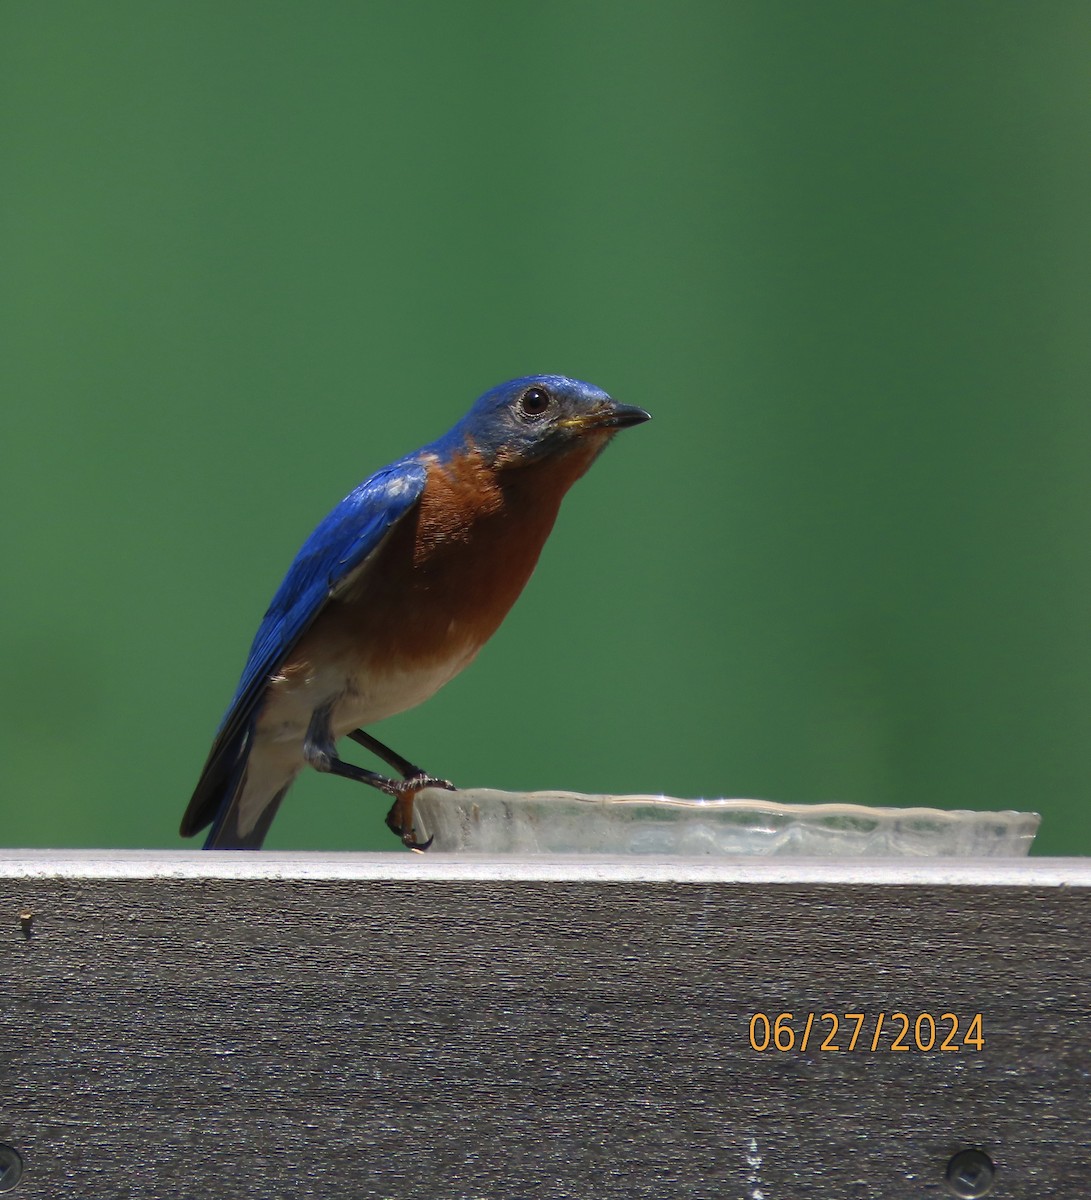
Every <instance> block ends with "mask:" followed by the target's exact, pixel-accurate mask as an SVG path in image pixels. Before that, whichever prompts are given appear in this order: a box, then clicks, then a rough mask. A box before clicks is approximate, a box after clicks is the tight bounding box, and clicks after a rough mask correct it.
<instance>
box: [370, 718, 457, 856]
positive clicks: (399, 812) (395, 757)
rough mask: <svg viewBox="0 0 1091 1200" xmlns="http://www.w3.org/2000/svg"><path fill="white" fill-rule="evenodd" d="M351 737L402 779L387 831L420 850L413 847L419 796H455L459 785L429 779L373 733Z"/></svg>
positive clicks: (426, 773)
mask: <svg viewBox="0 0 1091 1200" xmlns="http://www.w3.org/2000/svg"><path fill="white" fill-rule="evenodd" d="M349 737H350V738H352V740H353V741H354V742H357V743H359V745H361V746H363V747H364V748H365V749H367V750H370V751H371V753H372V754H374V755H375V757H376V758H381V759H382V760H383V762H385V763H386V764H387V765H388V766H391V767H393V768H394V770H395V771H397V772H398V774H399V775H400V776H401V777H402V780H403V782H402V784H401V785H396V786H399V790H398V792H396V793H394V804H393V806H392V807H391V809H390V812H388V813H387V814H386V824H387V828H388V829H391V830H392V831H393V832H394V833H396V834H397V835H398V837H400V838H401V839H402V841H403V842H405V844H406V845H407V846H410V847H412V848H414V849H418V848H419V847H416V846H415V845H414V843H413V841H412V840H411V839H412V836H413V801H414V800H415V799H416V796H417V793H418V792H420V791H423V789H424V788H426V787H438V788H446V789H447V791H449V792H453V791H454V790H455V785H454V784H453V783H451V781H450V780H449V779H437V778H436V777H435V776H434V775H429V774H428V772H427V771H422V770H421V768H420V767H418V766H415V765H414V764H413V763H411V762H410V761H409V759H407V758H402V756H401V755H400V754H399V753H398V752H397V751H396V750H391V748H390V747H389V746H388V745H386V744H385V743H384V742H380V741H379V739H378V738H377V737H372V736H371V734H370V733H365V732H364V731H363V730H362V729H353V730H351V731H350V732H349ZM431 843H432V839H431V838H429V839H428V843H427V844H428V845H431Z"/></svg>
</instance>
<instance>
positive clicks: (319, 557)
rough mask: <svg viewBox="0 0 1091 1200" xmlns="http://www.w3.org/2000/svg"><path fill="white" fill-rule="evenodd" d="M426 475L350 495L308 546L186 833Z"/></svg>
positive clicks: (415, 470)
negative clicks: (321, 617) (341, 588)
mask: <svg viewBox="0 0 1091 1200" xmlns="http://www.w3.org/2000/svg"><path fill="white" fill-rule="evenodd" d="M427 477H428V472H427V468H426V467H425V465H424V464H423V463H422V462H420V461H419V460H416V459H404V460H402V461H401V462H397V463H394V464H393V465H392V466H389V467H385V468H384V469H383V470H381V471H378V472H376V474H374V475H372V476H371V478H370V479H367V480H365V481H364V482H363V483H362V484H360V486H359V487H358V488H356V489H355V490H354V491H352V492H350V493H349V495H347V496H346V497H345V498H344V500H342V501H341V503H340V504H339V505H338V506H337V507H336V508H335V509H334V510H333V511H332V512H331V513H330V514H329V515H328V516H327V517H326V518H325V519H324V520H323V521H322V522H321V524H320V525H319V526H318V527H317V528H316V529H315V531H314V532H313V533H312V534H311V536H310V537H309V538H308V539H307V541H306V542H305V543H304V544H303V548H302V549H301V550H300V552H299V553H298V554H297V555H296V558H295V561H294V562H293V563H292V565H291V567H289V568H288V574H287V575H286V576H285V577H284V581H283V583H281V585H280V587H279V588H278V589H277V592H276V595H275V596H274V597H273V601H272V603H271V604H270V605H269V609H268V611H267V612H266V614H265V617H264V618H263V619H262V622H261V625H260V627H259V628H258V632H257V635H256V636H255V638H254V642H253V645H252V646H251V647H250V654H249V657H248V658H247V660H246V666H245V667H244V668H243V672H242V678H241V679H240V680H239V686H238V688H237V689H236V691H235V695H234V698H233V699H232V701H231V704H230V706H229V708H228V710H227V712H226V713H225V714H224V718H223V720H222V721H221V722H220V728H219V730H218V731H217V734H216V740H215V742H214V743H213V746H212V750H211V751H210V752H209V756H208V761H207V762H206V763H205V768H204V771H203V772H202V773H201V778H200V780H199V782H198V784H197V788H196V790H195V791H194V793H193V799H192V800H191V801H190V803H189V808H188V809H187V810H186V815H185V817H184V818H183V820H182V832H183V834H185V833H186V831H187V830H188V831H189V833H195V832H196V831H197V830H198V829H201V828H202V827H203V826H204V825H206V824H208V822H209V821H210V820H212V819H213V818H214V817H215V816H216V814H217V812H218V811H219V808H220V805H221V802H222V799H223V791H224V788H225V787H226V786H227V782H228V780H229V778H230V777H231V776H232V774H233V773H234V768H235V765H236V763H237V762H238V760H239V757H240V755H241V754H242V753H243V751H244V749H245V740H246V734H247V731H248V730H249V728H250V724H251V718H252V716H253V714H254V711H255V709H256V707H257V705H258V702H259V700H260V699H261V695H262V693H263V691H264V690H265V685H266V682H267V680H268V679H269V677H270V675H272V674H273V673H274V672H275V671H276V669H277V667H278V666H279V665H280V663H281V662H283V661H284V659H285V658H286V657H287V655H288V654H289V653H290V652H291V650H292V648H293V647H294V646H295V644H296V643H297V642H298V641H299V639H300V638H301V637H302V636H303V634H304V633H305V632H306V630H307V628H308V627H309V626H310V624H311V622H312V621H313V620H314V619H315V617H316V616H317V615H318V613H319V612H320V611H321V609H322V607H323V606H324V605H325V603H326V601H327V600H328V599H329V596H330V593H331V592H333V591H334V590H335V589H336V588H337V585H338V584H339V583H341V582H343V581H344V580H345V579H346V578H347V577H348V576H349V575H350V574H352V572H354V571H355V570H356V569H357V567H359V566H360V565H361V564H362V563H363V562H364V561H365V559H367V557H368V556H369V555H371V554H373V553H374V552H375V550H376V549H377V548H378V546H379V545H380V543H381V542H382V541H383V539H384V538H385V537H386V535H387V534H388V533H389V532H390V530H391V529H392V528H393V526H394V525H395V524H396V523H397V522H398V521H399V520H400V519H401V518H402V517H404V516H405V515H406V514H407V513H408V512H409V511H410V509H412V508H413V507H414V506H415V505H416V504H417V502H418V501H419V500H420V497H421V493H422V492H423V491H424V484H425V481H426V479H427Z"/></svg>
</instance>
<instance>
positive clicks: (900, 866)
mask: <svg viewBox="0 0 1091 1200" xmlns="http://www.w3.org/2000/svg"><path fill="white" fill-rule="evenodd" d="M0 878H5V879H26V878H41V879H47V878H48V879H56V878H64V879H76V880H78V879H119V880H121V879H148V880H152V879H195V880H197V879H237V880H280V879H283V880H331V881H342V880H359V881H361V882H364V881H378V880H390V881H400V882H414V881H419V882H434V881H443V880H450V881H460V882H461V881H472V882H483V883H486V882H513V881H525V882H531V883H550V882H576V883H579V882H588V883H590V882H598V883H606V882H624V883H753V884H846V885H852V884H867V885H869V886H874V885H890V886H898V885H902V886H907V885H912V886H918V887H919V886H925V887H929V886H931V887H950V886H970V887H983V888H984V887H1024V888H1025V887H1079V888H1091V858H1008V859H1002V858H993V859H959V858H932V859H923V858H922V859H863V858H853V859H848V858H842V859H835V858H792V857H788V856H783V857H777V858H743V857H738V858H726V857H725V858H656V857H653V856H650V855H649V856H643V855H641V856H621V855H610V856H607V855H601V856H600V855H590V854H572V855H542V856H510V857H508V856H486V855H471V854H409V853H403V852H401V851H390V852H387V853H374V854H355V853H353V854H350V853H326V852H321V853H319V852H305V851H299V852H292V853H287V852H281V851H270V850H263V851H259V852H256V853H254V852H247V851H232V850H227V851H207V850H0Z"/></svg>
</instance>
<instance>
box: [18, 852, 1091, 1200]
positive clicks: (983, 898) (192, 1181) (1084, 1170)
mask: <svg viewBox="0 0 1091 1200" xmlns="http://www.w3.org/2000/svg"><path fill="white" fill-rule="evenodd" d="M0 913H2V914H3V937H2V939H0V945H2V947H3V951H2V953H3V961H2V963H0V972H2V974H0V1003H2V1010H0V1024H2V1027H0V1037H2V1043H0V1142H3V1143H6V1144H8V1145H11V1146H13V1147H15V1148H16V1149H17V1150H18V1152H19V1153H20V1155H21V1156H22V1159H23V1164H24V1171H23V1175H22V1179H21V1180H20V1182H19V1183H18V1185H17V1186H16V1188H15V1191H14V1193H13V1194H14V1195H16V1196H25V1197H43V1198H44V1197H49V1198H50V1200H67V1198H69V1197H71V1198H72V1200H76V1198H79V1200H96V1198H98V1197H102V1198H107V1197H108V1198H110V1200H114V1198H116V1197H214V1198H216V1200H233V1198H235V1197H239V1198H242V1197H247V1198H262V1197H289V1196H290V1197H316V1198H317V1197H322V1198H323V1200H336V1198H340V1197H345V1198H348V1197H352V1198H368V1197H421V1198H427V1200H445V1198H447V1197H451V1198H452V1200H454V1198H458V1200H477V1198H485V1197H488V1198H492V1197H497V1198H499V1197H504V1198H505V1200H512V1198H518V1197H526V1198H531V1197H534V1198H537V1197H557V1198H560V1197H564V1198H566V1200H568V1198H570V1197H579V1198H580V1200H590V1198H593V1197H649V1198H651V1197H655V1198H657V1200H663V1198H666V1197H686V1198H691V1197H718V1198H719V1197H725V1198H726V1197H731V1198H734V1197H740V1198H745V1200H779V1198H781V1197H785V1198H789V1197H790V1198H793V1200H795V1198H800V1197H822V1198H823V1200H840V1198H842V1197H844V1198H849V1197H852V1198H863V1197H868V1198H871V1197H891V1200H894V1198H898V1200H902V1198H904V1197H907V1196H913V1197H927V1196H946V1195H950V1194H951V1193H950V1191H949V1190H948V1187H947V1185H946V1184H945V1182H944V1172H945V1169H946V1166H947V1163H948V1161H949V1159H950V1158H951V1156H952V1155H954V1154H956V1153H957V1152H959V1151H960V1150H963V1149H966V1148H979V1149H981V1150H983V1151H985V1153H986V1154H987V1155H988V1156H989V1158H990V1160H991V1161H992V1162H993V1163H994V1164H995V1170H996V1174H995V1185H994V1186H993V1188H992V1190H991V1191H989V1192H988V1193H987V1194H988V1195H990V1196H994V1197H997V1198H1004V1197H1012V1198H1014V1197H1026V1196H1031V1195H1034V1196H1047V1195H1058V1196H1059V1195H1066V1196H1080V1195H1083V1194H1085V1193H1086V1191H1087V1187H1088V1183H1087V1181H1088V1178H1089V1168H1091V1021H1089V1015H1088V1008H1089V1004H1091V967H1089V961H1088V959H1089V954H1088V951H1089V947H1091V864H1088V862H1086V861H1085V860H1073V859H1055V860H1048V859H1030V860H1024V861H1014V862H1000V861H997V862H993V863H987V862H986V863H977V864H974V863H964V862H958V861H953V860H947V861H946V862H944V861H933V862H931V863H929V862H923V861H922V862H916V863H911V864H906V865H897V864H895V863H892V862H890V863H861V862H858V861H857V862H831V861H828V860H827V861H821V860H810V861H803V860H796V861H794V862H793V861H789V860H764V861H756V860H747V861H741V860H727V861H723V860H721V861H712V860H701V861H699V862H695V861H674V862H650V861H645V860H642V859H625V860H617V859H600V858H595V859H589V858H578V857H573V858H566V859H545V860H543V859H535V860H510V859H507V860H497V859H471V858H462V859H458V858H454V857H447V858H443V857H441V856H438V855H433V856H415V855H403V854H389V855H302V854H301V855H292V856H287V855H279V854H264V853H263V854H245V853H243V854H230V853H227V854H201V853H178V854H167V853H162V854H140V855H136V854H124V853H109V854H107V853H102V854H89V853H79V852H66V853H53V854H50V853H44V852H22V853H18V852H7V853H5V854H0ZM28 914H32V916H31V915H28ZM898 1012H901V1013H904V1014H905V1019H906V1022H907V1026H908V1028H907V1032H906V1035H905V1037H903V1038H902V1039H901V1043H900V1044H905V1045H907V1046H908V1049H905V1050H895V1049H892V1042H893V1040H894V1038H895V1035H896V1034H897V1033H898V1031H899V1029H900V1028H901V1025H902V1021H901V1019H900V1018H895V1017H894V1014H895V1013H898ZM782 1013H791V1014H792V1016H791V1018H790V1019H782V1020H781V1023H780V1041H781V1043H782V1044H783V1045H787V1043H788V1042H789V1040H791V1041H792V1045H791V1048H790V1049H784V1050H779V1049H777V1048H776V1047H775V1045H774V1044H773V1042H772V1041H770V1044H769V1046H768V1048H766V1049H764V1050H759V1049H756V1048H755V1042H756V1043H757V1044H758V1045H760V1044H761V1043H762V1042H763V1040H764V1036H765V1025H764V1020H765V1019H767V1020H768V1021H769V1035H770V1038H772V1037H773V1036H774V1034H775V1031H776V1021H777V1017H778V1016H779V1015H780V1014H782ZM825 1013H833V1014H835V1015H837V1016H838V1018H839V1021H838V1029H837V1032H836V1034H834V1035H833V1036H830V1037H827V1035H829V1034H830V1032H831V1029H832V1024H833V1023H832V1021H831V1020H830V1019H829V1018H826V1019H825V1020H823V1019H822V1014H825ZM849 1013H859V1014H862V1018H861V1019H860V1020H859V1022H858V1021H857V1019H856V1018H855V1017H854V1018H846V1014H849ZM809 1014H814V1020H812V1021H811V1028H810V1031H809V1033H808V1034H807V1044H806V1046H805V1047H804V1046H803V1044H802V1043H803V1040H804V1033H805V1031H806V1029H807V1020H808V1016H809ZM880 1014H883V1027H882V1029H881V1030H880V1031H879V1033H878V1035H876V1026H877V1023H878V1019H879V1015H880ZM922 1014H925V1015H922ZM944 1014H952V1017H944ZM976 1014H981V1021H980V1028H981V1034H982V1036H983V1045H982V1046H981V1047H980V1048H979V1047H978V1046H977V1045H976V1038H975V1037H974V1021H973V1018H974V1017H975V1016H976ZM918 1018H919V1020H918ZM956 1019H957V1022H958V1027H957V1032H956V1033H954V1034H952V1033H951V1028H952V1022H953V1020H956ZM932 1022H934V1023H935V1026H936V1031H937V1032H936V1040H935V1045H934V1047H933V1048H932V1049H930V1050H926V1049H922V1048H921V1047H923V1046H925V1045H927V1044H928V1042H929V1038H930V1029H931V1023H932ZM857 1024H859V1027H860V1028H859V1033H858V1034H857V1038H856V1044H855V1047H854V1048H852V1049H850V1048H849V1044H850V1042H851V1040H852V1032H853V1029H854V1028H855V1027H856V1026H857ZM752 1034H753V1037H752ZM967 1034H969V1041H967V1040H966V1038H967ZM944 1038H946V1039H947V1040H948V1043H949V1045H950V1046H951V1047H952V1048H951V1049H948V1050H941V1049H939V1044H940V1042H941V1041H942V1040H944ZM823 1041H825V1042H826V1047H827V1048H825V1049H823V1048H822V1044H823ZM873 1044H874V1049H872V1046H873ZM834 1046H836V1047H837V1048H836V1049H834V1048H833V1047H834ZM953 1047H957V1049H955V1048H953ZM982 1194H985V1193H982Z"/></svg>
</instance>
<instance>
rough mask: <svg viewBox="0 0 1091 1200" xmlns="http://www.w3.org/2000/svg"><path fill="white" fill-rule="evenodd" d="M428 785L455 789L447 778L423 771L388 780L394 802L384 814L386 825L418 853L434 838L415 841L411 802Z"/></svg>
mask: <svg viewBox="0 0 1091 1200" xmlns="http://www.w3.org/2000/svg"><path fill="white" fill-rule="evenodd" d="M430 787H436V788H444V789H446V790H447V791H449V792H453V791H455V785H454V784H453V783H451V781H450V780H449V779H435V778H433V776H431V775H425V774H423V773H421V774H417V775H413V776H411V777H410V778H409V779H392V780H391V781H390V789H389V790H390V794H391V795H392V796H393V797H394V803H393V804H392V805H391V807H390V812H388V813H387V814H386V826H387V828H388V829H389V830H390V831H391V832H392V833H395V834H397V835H398V837H400V838H401V839H402V843H403V844H404V845H406V846H408V847H409V849H410V850H416V851H417V852H418V853H423V852H424V851H425V850H427V849H428V847H429V846H430V845H431V844H432V842H433V840H434V839H433V838H429V839H428V841H426V842H418V841H417V838H416V833H417V831H416V829H414V827H413V804H414V801H415V800H416V798H417V793H418V792H423V791H424V789H425V788H430Z"/></svg>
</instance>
